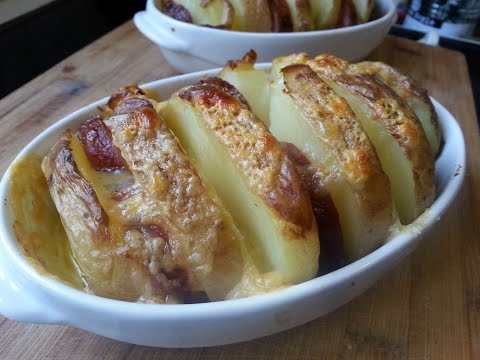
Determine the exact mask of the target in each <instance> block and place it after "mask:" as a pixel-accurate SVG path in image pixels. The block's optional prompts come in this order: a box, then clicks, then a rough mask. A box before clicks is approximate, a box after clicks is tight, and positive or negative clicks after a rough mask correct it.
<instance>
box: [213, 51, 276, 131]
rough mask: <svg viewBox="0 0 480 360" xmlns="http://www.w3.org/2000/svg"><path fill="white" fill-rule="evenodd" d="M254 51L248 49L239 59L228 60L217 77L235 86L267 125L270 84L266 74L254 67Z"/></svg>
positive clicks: (255, 55)
mask: <svg viewBox="0 0 480 360" xmlns="http://www.w3.org/2000/svg"><path fill="white" fill-rule="evenodd" d="M256 60H257V54H256V52H255V51H253V50H250V51H249V52H248V53H246V54H245V56H244V57H243V58H242V59H241V60H233V61H228V62H227V63H226V64H225V66H224V68H223V69H222V71H221V72H220V74H219V75H218V77H219V78H221V79H223V80H225V81H226V82H228V83H229V84H231V85H232V86H233V87H234V88H236V89H237V90H238V91H239V92H240V93H241V94H242V95H243V96H244V98H245V100H246V101H247V103H248V105H249V106H250V109H251V110H252V112H253V113H254V114H255V115H256V116H258V117H259V118H260V120H262V121H263V122H264V123H265V124H267V125H268V121H269V111H270V86H269V83H268V75H267V73H266V72H265V71H263V70H258V69H255V68H254V65H255V62H256Z"/></svg>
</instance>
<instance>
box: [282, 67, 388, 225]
mask: <svg viewBox="0 0 480 360" xmlns="http://www.w3.org/2000/svg"><path fill="white" fill-rule="evenodd" d="M282 73H283V75H284V79H285V87H286V90H287V93H288V94H289V95H290V96H291V97H292V98H293V99H294V100H295V102H296V104H297V106H298V107H299V108H301V109H302V111H303V113H304V114H305V115H306V117H307V119H308V120H309V123H310V125H311V126H312V127H313V128H314V129H315V132H316V134H318V135H319V136H320V138H321V140H322V141H323V142H325V143H326V144H327V145H328V147H329V149H330V150H331V151H333V153H334V154H335V157H336V159H337V161H336V167H337V170H339V171H342V173H343V174H344V175H343V176H346V177H347V178H348V181H349V183H350V184H351V185H352V187H353V188H354V189H356V191H358V194H360V195H368V196H367V197H365V198H364V199H362V201H361V202H362V203H363V205H364V209H363V210H364V213H365V217H366V219H369V218H370V219H372V218H374V217H376V216H378V215H380V214H379V212H382V211H381V210H382V209H388V208H390V207H391V201H390V200H391V199H389V198H388V197H385V196H382V197H377V198H376V199H374V198H372V196H373V195H374V194H375V193H378V192H379V191H380V190H381V189H382V190H381V191H380V192H383V193H385V192H389V191H390V190H389V185H388V180H387V178H386V176H385V174H384V173H383V171H381V166H380V163H379V160H378V157H377V155H376V153H375V150H374V148H373V145H372V144H371V142H370V140H369V139H368V137H367V135H366V134H365V132H364V131H363V129H362V127H361V125H360V123H359V122H358V120H357V119H356V117H355V115H354V114H353V112H352V110H351V109H350V107H349V106H348V103H347V102H346V101H345V100H344V99H343V98H342V97H340V96H338V95H337V94H335V93H334V92H333V90H332V89H331V88H330V87H329V86H328V85H327V84H326V83H325V82H323V81H322V80H321V79H320V78H319V77H318V76H317V74H316V73H315V72H314V71H313V70H312V69H311V68H310V67H309V66H308V65H290V66H287V67H286V68H284V69H283V70H282ZM326 175H327V174H326ZM327 176H328V175H327ZM330 176H335V175H334V174H330ZM372 200H373V201H372ZM377 201H379V203H376V202H377ZM381 217H382V218H388V217H391V212H387V213H386V214H382V216H381ZM383 220H385V219H383ZM386 222H387V223H389V221H386ZM372 231H373V230H372Z"/></svg>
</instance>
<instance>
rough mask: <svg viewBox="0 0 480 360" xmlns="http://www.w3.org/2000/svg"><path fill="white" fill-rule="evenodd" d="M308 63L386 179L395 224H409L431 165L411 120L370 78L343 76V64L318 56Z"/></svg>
mask: <svg viewBox="0 0 480 360" xmlns="http://www.w3.org/2000/svg"><path fill="white" fill-rule="evenodd" d="M308 64H309V65H310V66H311V67H312V69H314V70H315V71H316V72H317V74H318V75H319V76H320V77H321V78H322V79H323V80H324V81H325V82H326V83H327V84H328V85H329V86H330V87H331V88H332V89H333V90H334V91H335V92H336V93H337V94H338V95H340V96H342V97H343V98H345V100H347V102H348V104H349V105H350V107H351V108H352V110H353V112H354V113H355V114H356V115H357V117H358V119H359V120H360V122H361V124H362V127H363V128H364V130H365V132H366V133H367V135H368V137H369V138H370V140H371V142H372V143H373V144H374V146H375V149H376V151H377V154H378V157H379V159H380V162H381V164H382V167H383V170H384V171H385V173H386V174H387V176H388V178H389V180H390V184H391V187H392V193H393V198H394V201H395V206H396V209H397V212H398V214H399V217H400V221H401V222H402V224H408V223H410V222H412V221H413V220H414V219H415V218H416V217H417V216H418V215H420V214H421V213H422V212H423V211H424V210H425V209H426V208H427V207H428V206H429V205H430V204H431V203H432V201H433V199H434V196H435V171H434V170H435V162H434V158H433V155H432V152H431V150H430V146H429V144H428V140H427V138H426V136H425V132H424V131H423V128H422V126H421V124H420V122H419V121H418V119H417V117H416V116H415V114H413V112H412V111H411V110H410V108H409V107H408V106H407V105H406V104H405V103H404V102H403V101H402V100H401V99H400V98H399V96H398V95H397V94H396V93H395V92H394V91H393V90H392V89H390V88H389V87H388V86H387V85H385V84H384V83H383V82H381V81H379V80H378V79H377V78H376V77H375V76H372V75H355V74H350V73H348V63H347V62H346V61H343V60H341V59H338V58H336V57H334V56H332V55H319V56H317V57H316V58H315V59H314V60H312V61H309V62H308Z"/></svg>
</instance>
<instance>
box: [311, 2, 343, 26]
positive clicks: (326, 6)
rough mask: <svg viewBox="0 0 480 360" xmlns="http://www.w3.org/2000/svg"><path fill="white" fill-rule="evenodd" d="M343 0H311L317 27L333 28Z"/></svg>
mask: <svg viewBox="0 0 480 360" xmlns="http://www.w3.org/2000/svg"><path fill="white" fill-rule="evenodd" d="M341 5H342V0H310V6H311V8H312V14H313V18H314V19H315V28H316V29H317V30H323V29H333V28H335V25H336V24H337V21H338V16H339V14H340V7H341Z"/></svg>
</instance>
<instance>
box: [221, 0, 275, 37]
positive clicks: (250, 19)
mask: <svg viewBox="0 0 480 360" xmlns="http://www.w3.org/2000/svg"><path fill="white" fill-rule="evenodd" d="M229 1H230V3H231V4H232V6H233V9H234V17H233V27H232V29H233V30H238V31H254V32H269V31H271V29H272V19H271V17H270V7H269V3H268V1H267V0H229Z"/></svg>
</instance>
